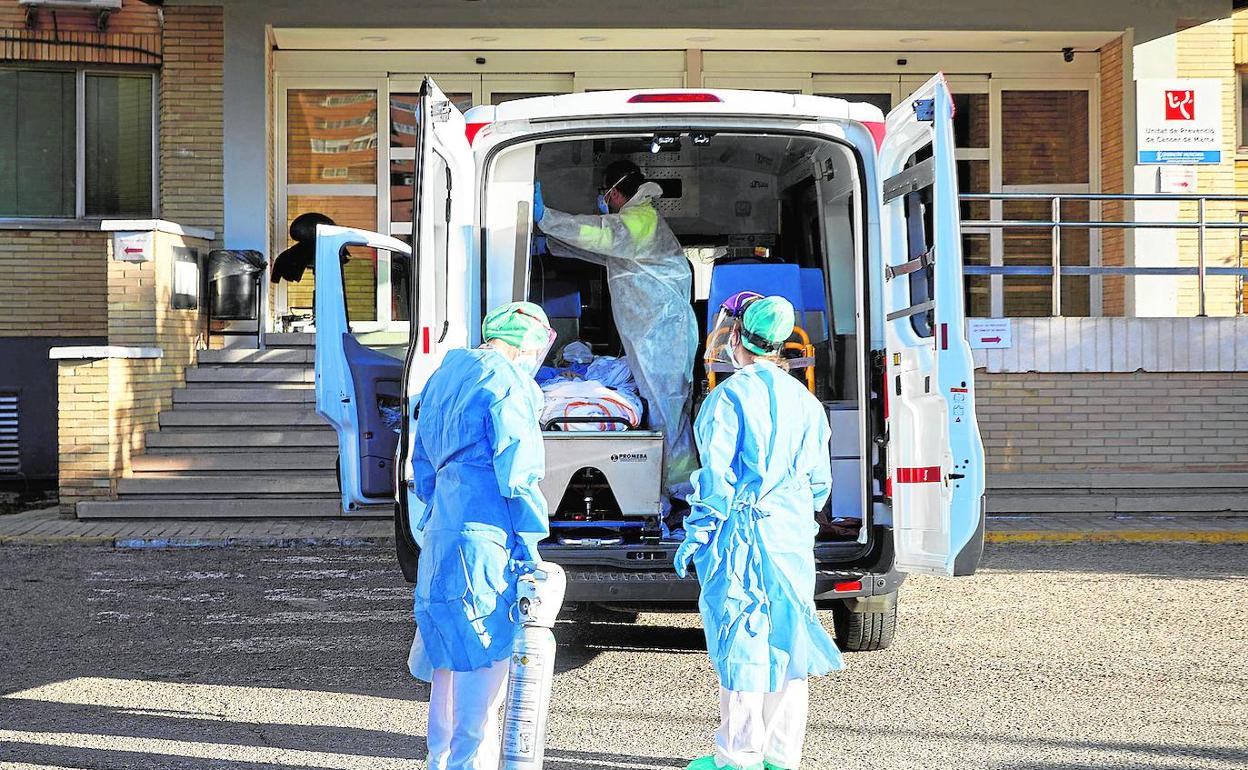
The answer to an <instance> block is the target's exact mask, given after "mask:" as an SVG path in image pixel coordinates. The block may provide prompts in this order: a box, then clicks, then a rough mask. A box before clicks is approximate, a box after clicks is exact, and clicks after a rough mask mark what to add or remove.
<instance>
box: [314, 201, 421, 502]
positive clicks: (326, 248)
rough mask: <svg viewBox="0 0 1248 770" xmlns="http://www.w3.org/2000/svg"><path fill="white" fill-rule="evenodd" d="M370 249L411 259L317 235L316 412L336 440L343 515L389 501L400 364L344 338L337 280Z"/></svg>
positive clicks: (377, 244)
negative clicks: (345, 267)
mask: <svg viewBox="0 0 1248 770" xmlns="http://www.w3.org/2000/svg"><path fill="white" fill-rule="evenodd" d="M369 249H385V250H387V251H390V252H392V253H393V254H394V255H395V259H398V258H405V257H406V256H407V254H408V253H409V252H410V249H409V248H408V245H407V244H406V243H403V242H402V241H399V240H396V239H394V238H390V237H388V236H385V235H379V234H377V233H373V232H369V231H367V230H357V229H355V228H351V227H334V226H331V225H319V226H317V228H316V293H315V297H316V299H315V302H314V304H315V310H316V411H317V413H318V414H320V415H321V416H322V417H324V418H325V419H326V420H327V421H328V422H329V424H330V425H332V426H333V427H334V431H335V432H336V433H337V434H338V486H339V489H340V491H341V494H342V510H343V511H344V512H355V511H359V510H360V508H362V507H363V506H367V505H389V504H391V503H393V501H394V456H395V450H396V448H397V445H398V439H399V434H398V432H397V431H396V430H395V428H394V427H393V426H394V424H395V416H394V409H396V408H397V407H398V405H399V403H400V400H401V398H402V382H403V361H402V360H401V359H398V358H395V357H393V356H390V355H387V354H385V353H382V352H380V351H378V350H374V349H372V348H370V347H367V346H366V345H364V344H363V343H361V342H360V341H359V340H357V339H356V338H355V335H353V334H352V333H351V327H350V318H349V314H348V307H347V301H346V292H345V285H344V284H345V279H344V277H343V264H344V262H343V257H344V256H345V257H347V258H348V259H370V258H371V259H374V260H375V259H376V256H375V255H372V256H369V255H367V251H368V250H369ZM387 412H389V415H388V414H387Z"/></svg>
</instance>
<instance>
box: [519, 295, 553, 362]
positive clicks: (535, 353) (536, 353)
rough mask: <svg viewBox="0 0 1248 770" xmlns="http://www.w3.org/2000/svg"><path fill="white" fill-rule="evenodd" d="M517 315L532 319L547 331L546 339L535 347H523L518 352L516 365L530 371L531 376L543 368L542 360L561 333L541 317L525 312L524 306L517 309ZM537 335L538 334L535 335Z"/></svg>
mask: <svg viewBox="0 0 1248 770" xmlns="http://www.w3.org/2000/svg"><path fill="white" fill-rule="evenodd" d="M516 314H517V315H522V316H524V317H525V318H529V319H531V320H532V321H533V322H534V323H535V324H537V325H538V326H540V327H541V329H542V330H543V331H544V332H545V339H544V340H543V341H540V342H538V343H537V344H536V345H534V346H533V347H531V348H530V347H522V348H520V350H519V352H518V353H517V354H516V358H515V363H516V366H518V367H520V368H521V369H522V370H524V371H526V372H528V373H529V376H533V375H535V374H537V370H538V369H540V368H542V362H543V361H545V360H546V356H548V355H549V354H550V349H551V348H552V347H554V345H555V338H556V337H558V336H559V335H558V334H557V333H556V332H555V330H554V329H552V328H550V327H549V326H548V325H547V324H546V321H544V320H542V319H541V318H539V317H537V316H535V315H533V314H531V313H528V312H525V310H524V309H523V308H517V309H516ZM535 336H536V335H535Z"/></svg>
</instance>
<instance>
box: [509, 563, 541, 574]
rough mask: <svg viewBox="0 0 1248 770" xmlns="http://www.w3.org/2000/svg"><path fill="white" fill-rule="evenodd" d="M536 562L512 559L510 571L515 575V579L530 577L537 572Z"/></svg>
mask: <svg viewBox="0 0 1248 770" xmlns="http://www.w3.org/2000/svg"><path fill="white" fill-rule="evenodd" d="M537 565H538V562H536V561H532V560H530V559H512V560H511V571H512V572H514V573H516V577H519V576H521V575H532V574H533V573H534V572H537Z"/></svg>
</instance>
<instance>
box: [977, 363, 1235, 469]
mask: <svg viewBox="0 0 1248 770" xmlns="http://www.w3.org/2000/svg"><path fill="white" fill-rule="evenodd" d="M975 385H976V394H977V395H976V409H977V412H978V415H979V424H980V429H981V430H982V432H983V437H984V447H985V450H986V451H987V458H988V472H989V474H990V476H991V474H994V473H1037V472H1052V473H1079V472H1085V471H1087V472H1115V471H1120V472H1131V471H1135V472H1147V471H1158V472H1181V471H1190V472H1197V471H1248V452H1245V449H1244V446H1245V437H1246V436H1248V373H1242V372H1236V373H1215V372H1210V373H1146V372H1137V373H1133V374H1113V373H1100V374H1072V373H1027V374H986V373H984V372H977V373H976V376H975Z"/></svg>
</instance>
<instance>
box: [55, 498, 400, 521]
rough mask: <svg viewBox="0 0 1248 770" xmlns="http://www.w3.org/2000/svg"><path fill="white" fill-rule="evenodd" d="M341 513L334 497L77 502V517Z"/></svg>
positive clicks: (386, 511)
mask: <svg viewBox="0 0 1248 770" xmlns="http://www.w3.org/2000/svg"><path fill="white" fill-rule="evenodd" d="M354 515H356V516H359V517H361V518H375V517H387V516H392V515H393V509H392V508H389V507H386V506H381V507H373V508H367V509H363V510H361V511H360V512H358V513H356V514H354ZM342 516H344V514H343V512H342V502H341V501H340V500H339V499H338V498H337V497H335V498H333V499H330V498H308V497H274V498H240V499H235V500H229V499H213V500H203V499H200V500H185V499H176V498H175V499H161V498H154V499H153V498H147V497H145V498H144V499H142V500H135V499H122V500H107V501H101V502H83V503H79V504H78V518H80V519H269V518H287V517H308V518H311V517H323V518H329V517H333V518H338V517H342Z"/></svg>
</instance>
